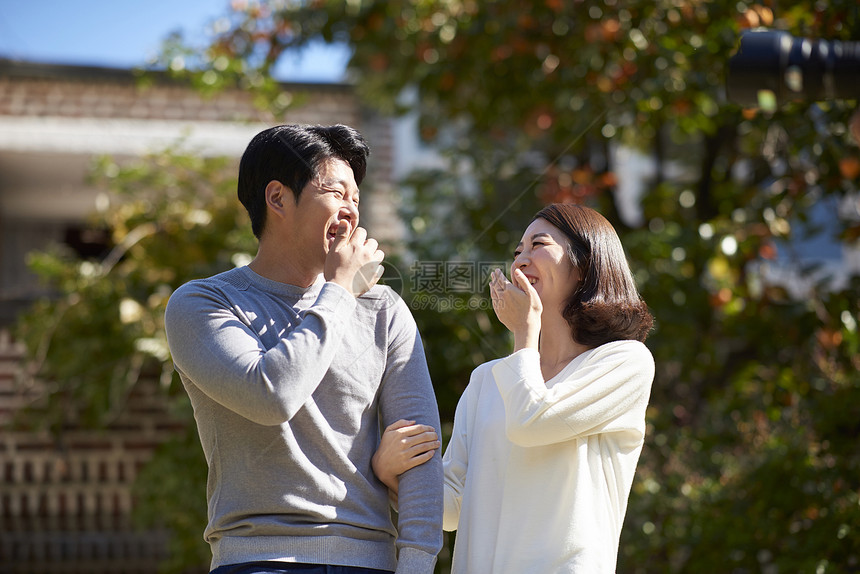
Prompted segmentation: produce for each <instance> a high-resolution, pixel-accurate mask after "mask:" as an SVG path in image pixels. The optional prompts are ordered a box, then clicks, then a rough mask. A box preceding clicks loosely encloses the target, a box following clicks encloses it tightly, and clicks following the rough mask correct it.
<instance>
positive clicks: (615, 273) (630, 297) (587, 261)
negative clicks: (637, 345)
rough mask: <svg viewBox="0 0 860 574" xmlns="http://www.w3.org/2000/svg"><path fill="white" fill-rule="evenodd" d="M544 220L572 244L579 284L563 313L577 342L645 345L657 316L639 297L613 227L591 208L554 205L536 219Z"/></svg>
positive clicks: (570, 204) (569, 253) (539, 213)
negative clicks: (633, 342) (626, 342)
mask: <svg viewBox="0 0 860 574" xmlns="http://www.w3.org/2000/svg"><path fill="white" fill-rule="evenodd" d="M535 219H544V220H546V221H547V222H549V223H550V224H552V225H553V226H555V227H556V228H558V229H559V230H560V231H561V232H562V233H564V235H565V236H566V237H567V238H568V240H569V241H570V244H569V246H568V249H567V251H568V256H569V257H570V260H571V262H572V263H573V265H574V266H575V267H576V268H577V269H578V270H579V274H580V282H579V283H578V284H577V287H576V288H575V289H574V291H573V293H572V294H571V296H570V298H569V299H568V300H567V303H566V304H565V306H564V310H563V311H562V315H563V316H564V318H565V319H566V320H567V322H568V324H569V325H570V329H571V333H572V335H573V339H574V341H576V342H577V343H580V344H582V345H586V346H589V347H597V346H599V345H602V344H604V343H608V342H610V341H621V340H628V339H633V340H636V341H645V338H646V337H647V336H648V333H649V332H650V331H651V327H652V326H653V324H654V318H653V317H652V316H651V313H650V312H649V311H648V306H647V305H646V304H645V302H644V301H643V300H642V297H641V296H640V295H639V291H638V290H637V289H636V283H635V282H634V280H633V274H632V273H631V272H630V266H629V265H628V263H627V257H626V255H625V254H624V248H623V247H622V245H621V240H620V239H618V234H617V233H616V232H615V228H613V227H612V224H611V223H609V222H608V221H607V220H606V218H605V217H603V216H602V215H600V214H599V213H597V212H596V211H594V210H593V209H591V208H588V207H585V206H582V205H575V204H572V203H554V204H551V205H548V206H546V207H545V208H543V209H542V210H540V211H539V212H538V213H537V214H536V215H535V216H534V218H533V219H532V221H534V220H535Z"/></svg>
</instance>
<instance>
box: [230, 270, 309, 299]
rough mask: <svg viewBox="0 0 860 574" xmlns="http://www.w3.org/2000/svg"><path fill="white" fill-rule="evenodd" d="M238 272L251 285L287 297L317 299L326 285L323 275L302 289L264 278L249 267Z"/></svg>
mask: <svg viewBox="0 0 860 574" xmlns="http://www.w3.org/2000/svg"><path fill="white" fill-rule="evenodd" d="M238 270H239V272H241V273H242V275H243V276H244V277H245V279H247V280H248V282H249V283H250V284H251V285H253V286H255V287H257V288H258V289H261V290H263V291H266V292H268V293H272V294H275V295H280V296H285V297H296V298H305V297H309V296H313V297H316V296H317V295H318V294H319V291H320V289H322V285H323V283H325V278H324V277H323V275H322V273H320V274H319V275H318V276H317V278H316V280H315V281H314V282H313V284H312V285H310V286H309V287H300V286H298V285H291V284H289V283H281V282H280V281H275V280H273V279H269V278H268V277H263V276H262V275H260V274H258V273H257V272H256V271H254V270H252V269H251V268H250V267H248V266H247V265H245V266H243V267H239V269H238Z"/></svg>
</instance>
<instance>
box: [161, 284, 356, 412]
mask: <svg viewBox="0 0 860 574" xmlns="http://www.w3.org/2000/svg"><path fill="white" fill-rule="evenodd" d="M355 304H356V303H355V298H354V297H353V296H352V294H351V293H349V292H348V291H346V290H345V289H343V288H342V287H340V286H337V285H335V284H332V283H327V284H326V285H324V286H323V288H322V290H321V292H320V294H319V297H318V298H317V300H316V302H315V303H314V305H313V306H312V307H311V308H310V309H309V310H308V312H307V313H306V314H305V316H304V318H303V319H302V321H301V323H300V324H299V325H298V326H297V327H296V328H295V329H293V330H291V331H290V332H289V333H287V334H286V336H285V337H283V338H282V339H281V340H280V341H279V342H278V344H277V345H275V346H274V347H272V348H270V349H266V348H265V347H264V346H263V344H262V343H261V342H260V339H259V337H258V336H257V334H256V333H255V332H254V331H253V330H251V329H250V328H249V327H248V325H246V324H245V323H244V322H242V321H241V320H240V319H239V317H238V316H237V315H236V313H235V312H234V311H233V309H232V304H231V303H230V302H229V301H228V300H227V298H226V297H225V295H224V294H223V293H222V292H220V291H219V290H218V289H215V288H213V287H211V286H209V285H206V284H205V283H202V282H198V283H191V284H188V285H184V286H183V287H180V288H179V289H178V290H177V291H176V293H174V295H173V296H172V297H171V299H170V301H169V302H168V305H167V310H166V312H165V318H164V323H165V330H166V332H167V339H168V343H169V345H170V352H171V355H172V358H173V362H174V364H175V365H176V368H177V369H178V370H179V371H180V372H182V373H183V374H184V375H185V376H186V377H187V378H189V379H190V380H191V381H193V383H194V384H195V385H196V386H198V387H199V388H200V389H201V390H202V391H203V392H204V393H206V394H207V395H208V396H209V397H211V398H212V399H213V400H215V401H217V402H218V403H220V404H222V405H224V406H225V407H227V408H228V409H230V410H233V411H235V412H236V413H238V414H240V415H242V416H243V417H245V418H247V419H249V420H252V421H254V422H257V423H259V424H263V425H278V424H281V423H283V422H286V421H288V420H290V419H291V418H292V417H293V415H295V413H296V412H297V411H298V410H299V409H300V408H301V406H302V405H303V404H304V403H305V402H306V401H307V399H308V397H310V395H311V394H312V393H313V392H314V391H315V390H316V388H317V385H318V384H319V382H320V381H321V380H322V378H323V375H324V374H325V372H326V371H327V370H328V368H329V365H330V364H331V361H332V359H333V357H334V355H335V353H336V352H337V350H338V348H339V347H340V338H341V335H340V333H342V332H343V331H344V329H343V327H342V323H343V320H344V317H349V316H350V315H351V314H352V311H353V309H354V308H355Z"/></svg>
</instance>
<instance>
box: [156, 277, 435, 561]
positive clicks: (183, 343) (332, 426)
mask: <svg viewBox="0 0 860 574" xmlns="http://www.w3.org/2000/svg"><path fill="white" fill-rule="evenodd" d="M165 329H166V332H167V338H168V342H169V344H170V351H171V354H172V357H173V362H174V365H175V368H176V370H177V372H178V373H179V375H180V377H181V379H182V382H183V384H184V385H185V389H186V391H187V392H188V395H189V397H190V398H191V404H192V405H193V407H194V417H195V419H196V421H197V427H198V431H199V433H200V441H201V443H202V445H203V450H204V453H205V455H206V460H207V462H208V464H209V478H208V484H207V492H206V495H207V500H208V506H209V524H208V526H207V528H206V531H205V539H206V540H207V542H208V543H209V544H210V546H211V548H212V568H216V567H218V566H222V565H225V564H235V563H240V562H249V561H256V560H281V561H293V562H307V563H316V564H338V565H350V566H362V567H366V568H379V569H387V570H395V568H396V571H397V573H398V574H401V573H402V574H406V573H422V572H426V573H430V572H432V571H433V565H434V562H435V559H436V554H437V553H438V551H439V549H440V548H441V545H442V530H441V528H442V466H441V457H440V455H439V453H438V452H437V453H436V455H435V456H434V457H433V459H432V460H431V461H430V462H428V463H427V464H423V465H421V466H419V467H416V468H414V469H412V470H410V471H408V472H406V473H404V474H403V476H402V477H401V480H400V489H399V515H398V528H397V529H395V527H394V525H393V522H392V517H391V510H390V506H389V502H388V495H387V490H386V488H385V486H384V485H382V483H380V482H379V481H378V480H377V479H376V477H375V476H374V474H373V471H372V469H371V465H370V460H371V457H372V455H373V453H374V452H375V451H376V448H377V446H378V444H379V434H380V428H384V427H385V426H387V425H389V424H391V423H392V422H394V421H396V420H398V419H401V418H402V419H408V420H415V421H418V422H420V423H425V424H432V425H433V426H434V427H436V429H437V432H438V431H439V414H438V409H437V406H436V400H435V397H434V393H433V388H432V385H431V382H430V376H429V373H428V371H427V364H426V361H425V358H424V351H423V348H422V346H421V339H420V337H419V335H418V331H417V329H416V326H415V321H414V320H413V318H412V315H411V313H410V312H409V308H408V307H407V306H406V304H405V303H404V302H403V300H402V299H400V298H399V297H397V295H395V294H394V292H393V291H391V289H389V288H388V287H384V286H375V287H373V288H372V289H371V290H370V291H368V292H367V293H366V294H365V295H362V296H361V297H359V298H358V299H356V298H355V297H353V296H352V295H351V294H350V293H349V292H348V291H347V290H346V289H343V288H342V287H340V286H338V285H336V284H334V283H327V282H324V280H323V278H322V276H320V279H319V280H318V281H317V282H316V283H315V284H314V285H312V286H311V287H309V288H307V289H304V288H300V287H296V286H292V285H286V284H283V283H279V282H276V281H271V280H269V279H266V278H264V277H261V276H260V275H257V274H256V273H254V272H253V271H251V270H250V269H249V268H247V267H242V268H238V269H233V270H231V271H227V272H225V273H221V274H219V275H216V276H214V277H210V278H208V279H202V280H196V281H191V282H189V283H187V284H185V285H183V286H182V287H180V288H179V289H177V290H176V292H175V293H174V294H173V296H172V297H171V299H170V301H169V303H168V306H167V311H166V313H165ZM440 436H441V433H440ZM398 531H399V534H398ZM395 540H396V544H395ZM395 547H396V550H395Z"/></svg>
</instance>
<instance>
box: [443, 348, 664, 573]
mask: <svg viewBox="0 0 860 574" xmlns="http://www.w3.org/2000/svg"><path fill="white" fill-rule="evenodd" d="M653 379H654V359H653V357H652V356H651V353H650V351H649V350H648V348H647V347H646V346H645V345H644V344H642V343H639V342H638V341H616V342H612V343H607V344H605V345H601V346H600V347H597V348H596V349H592V350H590V351H587V352H585V353H583V354H581V355H579V356H578V357H576V358H575V359H574V360H573V361H571V362H570V363H569V364H568V365H567V366H566V367H565V368H564V369H563V370H562V371H561V372H560V373H559V374H558V375H556V376H555V377H553V378H552V379H550V380H549V381H547V382H546V383H545V382H544V380H543V377H542V375H541V370H540V356H539V354H538V352H537V351H536V350H534V349H523V350H521V351H518V352H516V353H514V354H513V355H510V356H509V357H506V358H504V359H499V360H495V361H490V362H488V363H484V364H483V365H481V366H479V367H477V368H476V369H475V370H474V371H473V373H472V378H471V380H470V382H469V386H468V387H467V388H466V390H465V392H464V393H463V395H462V397H461V398H460V401H459V403H458V405H457V411H456V414H455V418H454V431H453V436H452V437H451V440H450V442H449V444H448V447H447V449H446V451H445V455H444V459H443V460H444V469H445V515H444V528H445V530H457V537H456V541H455V546H454V558H453V569H452V574H467V573H468V574H474V573H478V572H480V573H493V574H505V573H510V574H528V573H534V574H560V573H572V572H576V573H577V574H580V573H581V574H602V573H612V572H614V571H615V563H616V559H617V555H618V540H619V536H620V533H621V525H622V523H623V521H624V514H625V511H626V508H627V498H628V495H629V493H630V487H631V485H632V483H633V474H634V472H635V470H636V464H637V462H638V460H639V454H640V452H641V450H642V444H643V440H644V435H645V410H646V408H647V405H648V398H649V395H650V392H651V383H652V381H653Z"/></svg>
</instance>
